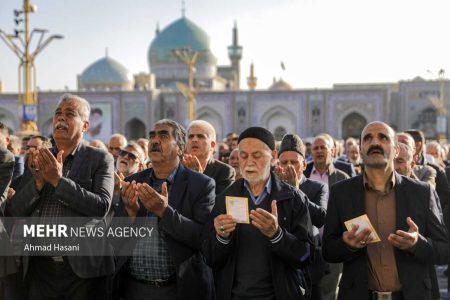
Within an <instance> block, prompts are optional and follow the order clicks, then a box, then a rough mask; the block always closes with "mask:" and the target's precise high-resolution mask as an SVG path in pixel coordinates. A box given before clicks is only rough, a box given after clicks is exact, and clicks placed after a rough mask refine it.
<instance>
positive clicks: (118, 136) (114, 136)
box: [109, 133, 128, 147]
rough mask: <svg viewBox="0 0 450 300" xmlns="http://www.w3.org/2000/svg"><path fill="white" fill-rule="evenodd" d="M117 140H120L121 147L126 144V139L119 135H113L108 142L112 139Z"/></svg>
mask: <svg viewBox="0 0 450 300" xmlns="http://www.w3.org/2000/svg"><path fill="white" fill-rule="evenodd" d="M115 138H118V139H120V143H121V144H122V145H123V147H125V146H126V145H127V143H128V141H127V138H126V137H125V136H124V135H123V134H120V133H114V134H113V135H111V137H110V138H109V141H111V140H112V139H115Z"/></svg>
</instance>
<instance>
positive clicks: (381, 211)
mask: <svg viewBox="0 0 450 300" xmlns="http://www.w3.org/2000/svg"><path fill="white" fill-rule="evenodd" d="M363 182H364V201H365V207H366V213H367V216H368V217H369V219H370V222H371V223H372V225H373V227H374V229H375V231H376V232H377V233H378V236H379V237H380V239H381V242H378V243H373V244H368V245H367V260H368V261H367V262H368V280H369V283H368V287H369V290H374V291H391V292H395V291H400V290H401V289H402V285H401V283H400V277H399V275H398V270H397V263H396V259H395V253H394V246H392V245H391V244H390V243H389V242H388V240H387V238H388V236H389V234H391V233H394V232H395V231H396V199H395V188H394V187H395V184H396V182H395V175H394V172H392V174H391V177H390V178H389V179H388V180H387V182H386V184H385V188H384V191H378V190H376V189H375V188H374V187H373V185H372V184H371V183H370V182H369V181H368V179H367V177H366V174H364V175H363Z"/></svg>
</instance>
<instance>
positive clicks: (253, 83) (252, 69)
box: [247, 62, 257, 91]
mask: <svg viewBox="0 0 450 300" xmlns="http://www.w3.org/2000/svg"><path fill="white" fill-rule="evenodd" d="M256 83H257V78H256V77H255V66H254V65H253V62H252V64H251V65H250V76H249V77H247V85H248V89H249V90H250V91H254V90H255V88H256Z"/></svg>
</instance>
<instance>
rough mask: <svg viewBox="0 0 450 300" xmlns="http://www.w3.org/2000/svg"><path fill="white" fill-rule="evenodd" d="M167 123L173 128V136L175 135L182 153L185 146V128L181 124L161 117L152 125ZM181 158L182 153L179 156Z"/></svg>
mask: <svg viewBox="0 0 450 300" xmlns="http://www.w3.org/2000/svg"><path fill="white" fill-rule="evenodd" d="M160 125H167V126H169V127H171V128H172V129H173V136H174V137H175V141H176V143H177V144H178V147H180V149H181V151H182V152H183V153H184V149H185V147H186V129H184V127H183V126H182V125H181V124H178V123H177V122H175V121H174V120H170V119H162V120H159V121H158V122H156V123H155V124H153V127H156V126H160ZM180 158H182V155H181V157H180Z"/></svg>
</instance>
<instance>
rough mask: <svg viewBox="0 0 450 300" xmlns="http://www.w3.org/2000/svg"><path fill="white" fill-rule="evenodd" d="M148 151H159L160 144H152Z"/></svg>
mask: <svg viewBox="0 0 450 300" xmlns="http://www.w3.org/2000/svg"><path fill="white" fill-rule="evenodd" d="M150 152H161V146H160V145H159V144H152V146H151V147H150Z"/></svg>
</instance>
